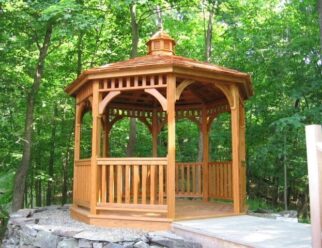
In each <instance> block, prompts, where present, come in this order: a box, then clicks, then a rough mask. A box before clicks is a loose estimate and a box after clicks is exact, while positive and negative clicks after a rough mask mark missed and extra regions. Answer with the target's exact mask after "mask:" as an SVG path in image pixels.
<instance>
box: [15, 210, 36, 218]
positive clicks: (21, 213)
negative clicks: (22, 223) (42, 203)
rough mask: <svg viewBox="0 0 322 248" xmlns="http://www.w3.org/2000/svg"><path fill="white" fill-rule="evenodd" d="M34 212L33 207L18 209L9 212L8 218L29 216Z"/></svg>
mask: <svg viewBox="0 0 322 248" xmlns="http://www.w3.org/2000/svg"><path fill="white" fill-rule="evenodd" d="M34 213H35V209H20V210H18V211H17V212H15V213H12V214H10V218H29V217H31V216H32V215H33V214H34Z"/></svg>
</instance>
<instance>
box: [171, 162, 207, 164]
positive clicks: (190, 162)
mask: <svg viewBox="0 0 322 248" xmlns="http://www.w3.org/2000/svg"><path fill="white" fill-rule="evenodd" d="M176 164H179V165H202V164H203V162H176Z"/></svg>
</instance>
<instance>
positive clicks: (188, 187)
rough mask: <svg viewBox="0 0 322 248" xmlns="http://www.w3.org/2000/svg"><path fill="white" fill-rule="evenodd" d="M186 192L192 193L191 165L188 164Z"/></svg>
mask: <svg viewBox="0 0 322 248" xmlns="http://www.w3.org/2000/svg"><path fill="white" fill-rule="evenodd" d="M186 193H187V194H188V195H189V193H190V165H189V164H188V165H187V191H186Z"/></svg>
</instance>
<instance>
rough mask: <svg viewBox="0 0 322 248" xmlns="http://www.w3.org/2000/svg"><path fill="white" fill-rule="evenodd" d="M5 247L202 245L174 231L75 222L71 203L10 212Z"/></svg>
mask: <svg viewBox="0 0 322 248" xmlns="http://www.w3.org/2000/svg"><path fill="white" fill-rule="evenodd" d="M2 247H4V248H11V247H26V248H27V247H30V248H31V247H44V248H56V247H59V248H65V247H66V248H76V247H80V248H122V247H126V248H149V247H153V248H158V247H169V248H171V247H176V248H177V247H178V248H186V247H187V248H201V245H200V244H197V243H194V242H191V241H187V240H185V239H183V238H182V237H180V236H177V235H175V234H173V233H171V232H149V233H147V232H143V231H139V230H133V229H122V228H99V227H95V226H91V225H87V224H84V223H82V222H78V221H75V220H73V219H71V218H70V216H69V206H64V207H58V206H51V207H46V208H37V209H22V210H19V211H18V212H16V213H14V214H11V215H10V220H9V222H8V229H7V232H6V235H5V238H4V240H3V242H2Z"/></svg>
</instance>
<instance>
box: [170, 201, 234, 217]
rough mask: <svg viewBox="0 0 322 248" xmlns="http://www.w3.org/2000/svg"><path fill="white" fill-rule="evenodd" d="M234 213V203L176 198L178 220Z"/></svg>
mask: <svg viewBox="0 0 322 248" xmlns="http://www.w3.org/2000/svg"><path fill="white" fill-rule="evenodd" d="M229 215H234V207H233V204H232V203H229V202H227V203H225V202H204V201H203V200H195V199H194V200H186V199H176V216H175V219H176V220H188V219H203V218H210V217H222V216H229Z"/></svg>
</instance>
